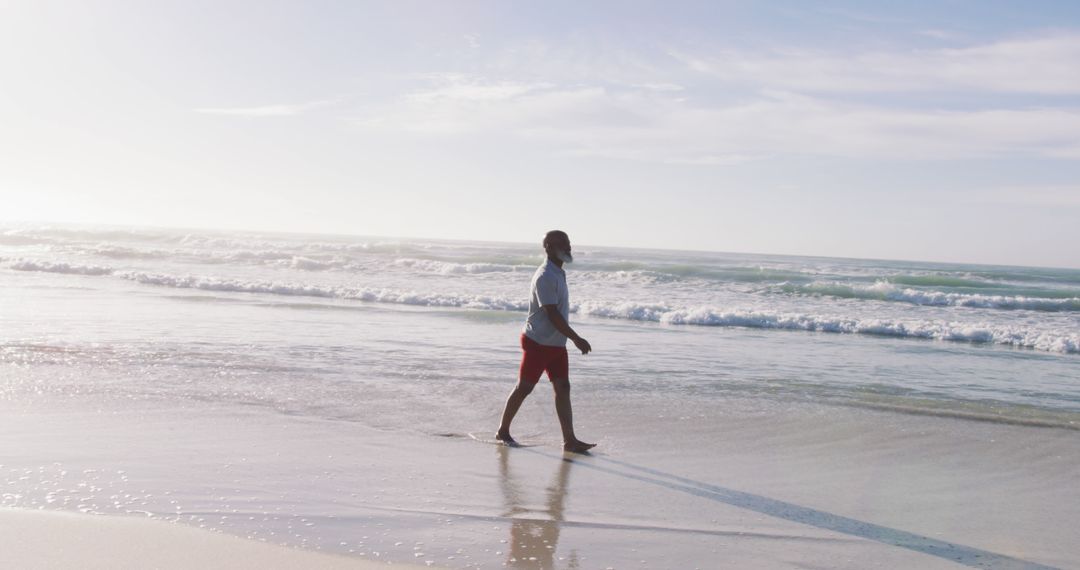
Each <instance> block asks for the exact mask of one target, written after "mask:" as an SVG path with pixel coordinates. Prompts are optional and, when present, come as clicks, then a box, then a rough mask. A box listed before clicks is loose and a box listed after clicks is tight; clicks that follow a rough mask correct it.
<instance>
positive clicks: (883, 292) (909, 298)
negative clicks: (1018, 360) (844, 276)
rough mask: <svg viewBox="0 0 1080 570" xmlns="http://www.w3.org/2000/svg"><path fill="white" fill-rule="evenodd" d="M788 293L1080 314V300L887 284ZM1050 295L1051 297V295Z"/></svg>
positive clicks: (817, 286)
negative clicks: (950, 290) (902, 286)
mask: <svg viewBox="0 0 1080 570" xmlns="http://www.w3.org/2000/svg"><path fill="white" fill-rule="evenodd" d="M780 290H781V291H784V292H786V293H795V294H800V295H826V296H830V297H839V298H845V299H871V300H878V301H896V302H903V303H911V304H913V305H930V306H950V307H974V308H979V309H1006V310H1019V309H1025V310H1031V311H1051V312H1057V311H1080V297H1064V298H1054V297H1029V296H1022V295H983V294H970V293H946V292H943V291H923V290H919V289H912V288H910V287H908V288H901V287H897V286H896V285H894V284H892V283H890V282H887V281H878V282H877V283H875V284H873V285H845V284H842V283H811V284H808V285H792V284H787V285H783V286H781V287H780ZM1048 294H1050V293H1049V292H1048Z"/></svg>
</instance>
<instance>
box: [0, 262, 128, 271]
mask: <svg viewBox="0 0 1080 570" xmlns="http://www.w3.org/2000/svg"><path fill="white" fill-rule="evenodd" d="M8 267H9V268H10V269H14V270H16V271H42V272H46V273H68V274H72V275H109V274H111V273H113V269H112V268H111V267H103V266H100V265H75V264H71V263H57V262H50V261H30V260H25V259H24V260H20V261H16V262H15V263H12V264H11V265H9V266H8Z"/></svg>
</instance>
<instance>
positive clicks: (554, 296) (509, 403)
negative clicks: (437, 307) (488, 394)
mask: <svg viewBox="0 0 1080 570" xmlns="http://www.w3.org/2000/svg"><path fill="white" fill-rule="evenodd" d="M544 251H545V252H547V260H546V261H545V262H544V264H543V265H541V266H540V267H539V268H538V269H537V270H536V273H535V274H533V278H532V288H531V291H530V292H529V317H528V319H526V321H525V328H524V330H523V331H522V334H521V349H522V350H523V351H524V354H523V355H522V357H521V370H520V372H519V373H518V383H517V386H516V387H515V388H514V391H513V392H511V393H510V397H509V398H507V399H506V408H504V409H503V414H502V423H501V424H500V425H499V432H498V433H496V434H495V439H498V440H499V441H502V442H504V443H506V444H507V445H511V446H513V445H516V444H517V442H516V441H514V438H513V437H511V436H510V422H512V421H514V415H516V414H517V411H518V409H519V408H521V403H522V402H524V401H525V398H526V397H527V396H528V395H529V394H530V393H531V392H532V391H533V388H535V387H536V383H537V382H539V381H540V375H541V374H543V373H544V372H547V375H548V380H550V381H551V386H552V387H553V388H554V389H555V411H556V412H557V413H558V415H559V425H560V426H561V427H562V435H563V449H564V450H566V451H572V452H574V453H584V452H586V451H588V450H589V449H591V448H593V447H595V446H596V444H595V443H585V442H583V441H581V440H579V439H578V438H577V436H575V435H574V414H573V412H572V411H571V407H570V359H569V357H568V356H567V353H566V339H567V338H569V339H570V340H572V341H573V342H574V346H576V347H577V348H578V350H580V351H581V354H588V353H589V351H591V350H592V346H589V341H587V340H585V339H583V338H581V337H580V336H578V334H577V333H576V332H574V329H572V328H570V325H569V323H567V322H566V319H567V318H568V317H569V316H570V294H569V291H568V290H567V287H566V272H565V271H563V264H565V263H571V262H573V261H574V257H573V256H572V255H571V253H570V238H569V237H568V236H567V235H566V232H563V231H559V230H552V231H550V232H548V233H547V234H546V235H545V236H544Z"/></svg>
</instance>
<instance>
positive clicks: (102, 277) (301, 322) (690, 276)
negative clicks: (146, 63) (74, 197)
mask: <svg viewBox="0 0 1080 570" xmlns="http://www.w3.org/2000/svg"><path fill="white" fill-rule="evenodd" d="M568 229H572V228H568ZM571 238H573V232H572V231H571ZM537 241H538V242H539V239H538V240H537ZM574 253H575V261H574V263H572V264H570V265H567V267H566V269H567V273H568V282H569V287H570V301H571V305H572V309H571V316H570V322H571V324H572V326H574V327H575V328H576V329H577V330H578V332H579V333H580V334H581V335H582V336H584V337H585V338H587V339H588V340H589V341H590V342H591V344H592V346H593V349H594V352H593V353H591V354H589V355H586V356H582V355H580V354H574V351H573V347H572V346H570V349H571V362H570V366H571V372H570V375H571V382H572V384H573V386H574V404H575V412H576V419H577V425H578V430H577V431H578V435H579V437H580V438H581V439H583V440H586V441H598V442H599V443H600V447H599V448H598V450H599V451H604V452H606V453H613V454H618V453H620V452H625V453H628V454H629V453H631V452H633V451H634V450H636V449H639V448H641V447H643V446H645V445H646V443H645V442H646V441H648V442H653V441H654V440H655V437H656V436H657V434H658V433H663V432H669V433H673V434H677V433H680V429H682V428H681V426H687V425H693V426H694V428H693V429H694V430H698V431H695V433H699V432H701V430H704V433H705V435H704V436H702V437H701V438H700V439H698V440H696V442H697V443H695V446H696V449H697V450H698V451H697V453H701V454H702V455H708V454H709V453H710V447H709V446H710V444H709V441H711V440H713V439H714V438H720V437H723V435H722V434H719V433H709V429H710V428H709V426H710V425H712V423H711V422H713V421H714V420H715V419H716V418H719V417H723V416H725V415H731V414H736V413H738V414H745V415H748V416H755V415H756V416H758V417H775V416H778V415H780V416H791V415H792V414H795V415H797V411H798V410H806V409H813V410H817V411H816V412H814V413H816V414H819V415H824V416H823V417H828V415H829V414H833V413H836V414H843V413H886V414H888V417H890V418H894V420H893V421H896V422H900V423H904V422H908V424H909V425H911V426H918V425H919V422H920V421H922V420H923V419H925V418H927V417H939V418H949V419H950V421H955V422H958V425H969V424H970V425H983V424H1002V425H1017V426H1031V427H1036V428H1050V429H1051V430H1054V429H1058V430H1064V431H1065V432H1066V433H1069V432H1071V431H1072V430H1076V429H1080V270H1076V269H1054V268H1033V267H1008V266H990V265H971V264H954V263H928V262H914V261H888V260H863V259H838V258H826V257H796V256H779V255H758V254H740V253H713V252H692V251H665V250H651V249H629V248H616V247H598V246H590V245H588V244H577V243H575V246H574ZM542 261H543V252H542V250H541V248H540V244H539V243H535V244H512V243H486V242H462V241H443V240H427V239H404V238H401V239H398V238H382V237H354V236H329V235H294V234H275V233H252V232H219V231H203V230H199V231H195V230H170V229H145V228H144V229H128V228H92V227H76V226H43V225H14V224H9V225H7V226H5V227H0V291H2V293H0V401H4V402H7V403H8V405H9V407H11V406H14V407H15V408H20V409H33V410H49V411H55V410H65V411H66V412H70V414H73V415H70V416H69V417H71V418H75V417H78V416H77V415H78V414H82V413H87V414H91V415H94V414H96V415H97V416H102V415H103V414H104V415H108V414H110V413H117V414H123V413H138V414H140V415H139V416H138V417H141V418H144V419H146V422H147V424H146V425H148V426H150V425H155V426H158V428H153V429H158V430H159V431H157V432H154V433H158V434H162V433H168V430H169V429H171V428H169V427H168V425H169V424H170V421H168V418H170V417H173V418H174V419H175V418H183V419H177V421H178V422H180V423H179V424H174V425H186V424H184V422H185V421H188V420H190V418H192V417H199V414H210V413H211V412H208V411H207V410H212V412H213V415H214V417H216V418H222V417H236V418H252V417H256V418H261V419H260V420H258V422H264V421H265V422H268V423H266V425H274V426H277V427H279V428H280V427H282V426H284V425H286V424H288V425H293V424H291V423H289V422H299V423H296V424H295V425H301V424H303V425H305V426H308V427H310V426H311V425H312V422H314V423H316V424H317V425H319V426H324V427H323V428H319V429H326V428H325V426H346V427H341V428H340V429H363V430H372V433H379V434H382V436H381V437H391V438H398V437H400V438H403V440H407V441H413V440H416V441H427V442H429V443H430V445H438V442H440V441H443V440H454V441H458V440H461V439H462V438H463V437H464V436H465V435H467V434H469V433H477V434H488V435H490V434H489V432H492V431H493V430H494V429H495V428H496V427H497V420H498V415H499V412H501V406H502V401H503V399H504V398H505V397H506V395H507V394H508V393H509V391H510V390H511V389H512V387H513V385H514V383H515V381H516V374H517V366H518V363H519V359H520V348H519V345H518V336H519V334H520V329H521V325H522V323H523V321H524V318H525V310H527V307H528V291H529V280H530V277H531V276H532V274H533V271H534V270H535V269H536V267H537V266H538V265H539V264H540V263H541V262H542ZM537 392H538V395H537V396H535V397H533V398H531V399H530V401H529V402H527V403H526V407H525V408H523V411H522V413H521V416H520V417H519V420H518V421H517V422H516V423H515V428H514V432H515V435H517V437H519V438H524V439H526V440H529V441H533V442H536V443H538V444H540V445H542V446H543V445H547V446H549V447H550V446H557V445H558V440H559V436H558V427H557V423H556V421H555V418H554V411H553V409H552V407H551V398H550V395H548V394H539V392H541V391H539V390H538V391H537ZM140 410H141V411H140ZM172 414H175V416H173V415H172ZM206 417H209V416H206ZM258 422H256V423H258ZM281 422H285V423H281ZM237 425H238V426H240V427H237V429H238V430H239V431H243V429H244V428H243V425H253V424H250V423H249V424H237ZM259 425H263V424H259ZM717 425H719V424H717ZM146 429H148V430H150V431H153V429H151V428H150V427H147V428H146ZM304 429H308V428H304ZM311 429H312V431H313V432H314V433H319V429H315V428H311ZM337 429H339V428H330V432H334V431H335V430H337ZM134 431H137V430H134ZM643 432H648V434H647V435H645V434H644V433H643ZM365 433H366V432H365ZM249 435H250V437H249V438H248V439H243V438H241V439H242V442H241V443H236V442H233V443H230V444H226V443H222V442H220V441H219V442H210V443H207V445H210V446H213V445H220V446H222V447H221V449H219V451H221V454H222V457H232V458H233V459H229V460H227V461H226V460H223V461H226V462H228V463H229V464H230V465H239V464H240V463H241V459H242V458H240V457H239V455H244V454H243V453H239V452H238V451H237V449H243V448H245V447H252V450H251V451H250V453H251V454H252V455H253V456H255V455H258V451H257V449H256V448H258V446H257V445H255V444H254V443H253V442H259V441H261V440H260V439H259V436H258V434H255V433H252V434H249ZM130 437H132V438H137V437H139V435H138V434H131V435H130ZM650 438H651V439H650ZM133 441H134V440H133ZM222 441H224V440H222ZM431 442H435V443H431ZM80 445H81V444H80ZM297 445H298V447H301V448H302V447H304V446H305V445H308V444H297ZM326 445H330V444H326ZM649 445H652V443H649ZM72 446H73V447H72V448H71V449H69V450H68V451H66V452H61V451H57V458H59V457H60V456H64V457H66V458H67V459H65V460H64V461H65V462H66V463H65V464H79V465H82V466H84V467H85V469H83V470H82V471H78V472H80V473H81V472H84V471H86V470H95V469H96V471H94V472H97V473H101V472H103V471H102V468H101V467H93V466H92V465H91V466H88V467H87V465H90V463H92V462H90V463H87V459H86V458H85V457H82V459H78V458H79V457H81V456H79V455H78V453H76V451H77V449H76V447H78V446H76V445H75V444H72ZM230 446H232V447H230ZM193 449H194V448H193ZM294 449H296V448H294ZM189 451H191V453H189V454H187V455H184V456H183V457H184V458H185V459H183V461H181V459H178V458H177V456H174V455H169V453H167V446H165V447H162V448H161V449H159V450H158V451H156V452H155V453H157V455H156V457H157V458H158V460H159V463H158V464H157V466H156V467H155V468H153V469H151V470H150V471H151V472H152V476H147V479H146V482H145V483H144V485H143V487H144V488H143V489H142V490H143V491H145V492H144V493H142V494H140V493H137V492H133V491H128V492H127V493H126V494H127V495H128V496H126V497H125V496H124V494H119V495H117V494H116V493H110V492H108V491H107V490H104V489H106V487H104V486H102V485H97V491H93V489H94V488H95V483H93V478H92V477H90V478H84V479H83V480H82V482H83V483H84V487H82V488H80V490H79V491H73V489H74V488H73V487H72V488H71V489H69V488H68V485H66V484H63V482H62V481H60V479H61V478H59V476H57V475H56V472H59V471H64V472H65V473H67V472H72V473H74V472H76V471H73V469H74V468H68V467H63V468H62V467H57V466H54V464H58V463H60V462H61V461H60V459H56V461H46V460H45V459H47V458H43V457H36V458H33V460H32V461H31V460H29V459H28V460H27V461H29V463H27V462H26V461H24V462H23V463H24V464H19V463H18V461H15V460H13V459H12V458H11V457H8V458H6V460H5V459H4V458H2V457H0V474H5V473H6V474H7V476H8V477H9V479H10V480H13V481H16V482H18V481H20V480H21V479H20V477H22V476H24V475H26V476H28V477H30V479H29V480H21V481H23V483H16V484H15V487H16V488H21V489H22V490H21V491H18V492H15V491H9V492H8V493H7V494H4V495H2V496H0V498H2V501H0V505H4V506H17V507H26V508H65V509H72V510H75V509H77V510H83V511H85V512H92V513H115V512H120V513H131V512H144V513H146V514H149V515H151V516H158V517H163V518H167V519H170V518H171V519H175V520H180V519H183V520H189V518H190V520H196V521H199V524H200V525H207V526H210V527H213V528H218V529H221V530H225V531H228V532H235V533H237V534H241V535H247V536H253V537H254V536H257V535H258V533H259V532H264V536H265V533H266V532H270V534H274V532H277V533H278V534H277V535H275V536H276V537H277V538H280V539H281V541H283V542H286V543H289V544H294V545H299V546H311V545H312V544H315V545H316V546H317V547H318V548H325V549H330V550H335V549H336V550H337V551H340V552H342V553H350V554H353V555H357V552H365V553H367V554H366V555H368V556H371V552H374V550H372V547H371V546H370V543H371V542H373V541H374V540H375V539H374V538H371V539H368V544H369V546H368V547H367V548H365V547H363V546H358V544H361V543H362V541H359V539H357V540H356V544H354V543H353V542H351V540H352V539H342V540H340V541H339V540H337V538H334V539H333V540H331V539H330V538H328V537H329V536H330V535H329V534H327V535H326V536H323V535H321V534H319V533H316V532H314V531H312V530H311V529H310V528H309V527H306V526H304V524H305V523H296V524H292V523H290V525H289V526H288V527H287V529H286V527H281V528H280V529H277V530H276V531H273V530H271V531H266V530H263V529H265V528H269V527H267V526H266V525H269V524H270V523H269V522H266V523H265V524H263V526H261V527H258V528H256V527H253V526H252V525H250V524H248V525H247V526H245V524H244V522H243V521H233V522H226V521H225V520H221V521H218V520H217V517H218V516H221V515H219V513H225V516H231V515H230V513H232V512H236V510H237V509H236V508H235V505H236V504H237V503H238V502H242V500H241V499H240V498H238V497H237V496H236V494H235V493H233V494H230V495H229V498H228V499H226V497H224V496H219V495H218V494H217V493H218V491H217V490H216V489H218V488H219V487H221V486H223V484H220V482H218V483H212V482H210V479H207V481H206V482H205V484H204V485H202V486H196V487H197V488H198V489H201V491H199V492H196V491H194V490H191V489H188V490H187V491H186V492H187V494H188V496H187V498H186V502H187V503H193V504H198V506H197V507H194V506H189V505H185V506H176V502H177V499H175V497H176V496H178V495H180V494H183V493H184V492H185V491H184V490H183V487H184V485H183V484H182V483H181V482H180V481H179V480H178V477H179V475H176V474H175V473H180V472H183V473H185V475H184V476H183V477H184V478H188V479H186V480H188V481H191V480H195V479H198V477H199V476H205V477H210V475H206V473H210V472H213V473H218V474H219V475H220V473H223V471H214V470H210V471H204V472H202V475H192V474H191V473H189V472H188V471H184V470H183V469H180V470H179V471H176V469H178V465H179V464H180V463H183V464H184V465H190V464H191V458H192V457H193V456H197V455H198V452H197V451H192V450H189ZM279 451H280V450H279ZM279 451H276V452H275V453H278V452H279ZM384 451H385V450H384ZM65 453H67V455H65ZM267 453H269V452H267ZM192 454H195V455H192ZM330 455H332V452H331V453H330ZM376 455H377V454H376ZM34 461H37V463H34ZM80 461H82V463H79V462H80ZM118 461H119V460H118ZM320 461H328V460H325V459H324V460H320ZM358 461H359V459H358ZM122 463H124V464H125V465H128V467H127V468H126V469H125V470H126V471H130V469H132V468H133V467H132V465H134V466H135V467H134V468H136V469H137V468H138V462H136V461H134V460H133V459H132V458H130V457H128V458H126V459H124V460H123V461H122ZM4 464H7V467H4ZM12 465H17V466H18V467H17V469H16V468H14V467H12ZM116 465H117V463H115V462H114V463H113V464H110V465H109V466H107V468H105V471H108V472H109V473H110V474H111V475H110V477H112V480H113V481H114V482H115V481H123V480H126V479H124V477H126V475H125V474H117V473H116V472H117V471H122V470H120V469H118V468H117V467H116ZM50 466H52V467H50ZM323 466H324V465H321V464H320V465H317V466H316V467H313V469H314V470H315V471H317V472H319V473H321V472H322V471H321V469H322V467H323ZM12 469H15V470H14V471H13V470H12ZM27 469H29V470H31V471H33V470H34V469H37V471H35V472H33V473H30V474H29V475H27V474H26V473H24V471H25V470H27ZM215 469H216V468H215ZM221 469H224V468H221ZM5 470H6V471H5ZM327 473H329V471H327ZM170 474H172V475H170ZM402 476H403V477H404V476H406V475H402ZM87 477H89V476H87ZM27 481H29V482H27ZM31 483H33V484H32V485H31ZM117 484H119V483H117ZM20 485H21V487H20ZM87 485H88V487H87ZM238 486H239V485H238ZM314 487H316V488H317V487H318V485H315V486H314ZM289 488H290V489H291V490H289V491H288V492H285V491H282V494H281V498H280V500H278V501H277V502H273V501H270V498H271V497H277V495H275V493H276V492H277V491H276V490H274V489H266V488H263V489H261V490H251V489H247V490H246V491H245V492H246V493H248V494H250V495H252V497H256V498H257V501H256V498H252V499H251V501H256V502H260V504H262V505H263V507H260V508H262V512H264V513H265V512H266V510H267V508H266V507H265V505H266V504H267V503H270V502H273V504H274V508H276V509H278V511H280V512H287V513H288V512H291V515H290V516H297V517H299V516H301V514H302V511H303V509H302V508H300V507H297V506H296V505H302V504H308V505H310V504H311V500H310V497H308V498H307V499H305V500H304V501H300V500H288V501H287V500H285V499H284V497H285V495H286V494H288V493H293V494H296V493H299V494H301V495H303V493H305V492H312V493H314V492H315V491H311V488H312V487H308V488H307V490H304V489H301V488H300V487H297V486H296V485H292V486H290V487H289ZM208 489H214V490H208ZM238 490H239V489H238ZM68 491H72V492H68ZM50 493H51V494H50ZM79 493H82V495H80V494H79ZM200 493H201V494H200ZM335 496H338V497H340V495H335ZM169 497H173V498H169ZM294 498H295V497H294ZM413 498H414V499H416V500H418V501H419V500H420V499H419V495H414V496H413ZM64 499H67V500H66V501H65V500H64ZM324 499H325V497H324ZM326 500H328V501H329V500H330V499H326ZM170 501H172V502H170ZM305 501H306V502H305ZM223 505H226V506H227V505H232V506H231V507H229V508H225V507H224V506H223ZM290 505H291V506H290ZM444 506H445V505H444ZM211 515H212V517H211ZM225 516H222V519H224V518H225ZM211 518H212V519H213V520H211ZM200 519H205V520H200ZM251 520H254V518H253V519H251ZM264 520H265V517H263V518H260V521H264ZM290 520H291V519H290ZM384 523H385V521H384ZM356 524H360V523H356ZM380 524H383V523H380ZM230 525H233V526H230ZM234 526H235V528H234ZM354 526H355V525H354ZM321 528H324V527H321ZM357 528H358V527H357ZM230 529H233V530H230ZM236 529H240V530H236ZM353 530H355V528H353ZM340 532H341V533H346V534H347V532H352V531H346V530H341V531H340ZM402 532H405V531H402ZM373 536H374V535H373ZM346 543H348V545H347V547H346ZM339 544H340V547H339ZM410 544H411V543H410ZM381 548H382V550H380V552H387V551H392V550H393V548H392V547H391V546H386V545H384V546H382V547H381ZM432 548H433V547H428V548H427V550H431V549H432ZM493 548H494V547H493ZM443 550H444V551H446V552H449V553H450V554H447V556H453V555H454V554H453V552H452V550H448V549H447V548H444V549H443ZM408 554H411V553H406V554H402V555H400V556H397V557H396V558H395V557H394V556H392V555H389V554H387V556H389V559H395V560H399V559H401V560H403V559H407V558H409V556H408ZM381 555H382V554H380V556H381ZM463 556H464V555H461V554H458V558H457V559H456V560H457V562H452V563H450V564H451V565H456V564H457V563H458V562H461V563H462V565H469V564H473V563H475V564H476V565H477V566H482V564H480V562H479V561H480V560H481V558H482V557H481V556H480V555H479V553H476V554H475V555H474V557H473V558H471V559H469V560H470V562H469V564H464V562H463V561H464V560H466V558H464V557H463ZM499 556H500V557H502V556H504V555H503V553H502V552H500V553H499ZM418 559H419V558H418ZM498 559H499V560H503V561H504V562H505V559H504V558H498ZM421 560H422V559H421ZM442 560H443V562H445V556H444V557H443V559H442ZM585 566H588V564H586V565H585Z"/></svg>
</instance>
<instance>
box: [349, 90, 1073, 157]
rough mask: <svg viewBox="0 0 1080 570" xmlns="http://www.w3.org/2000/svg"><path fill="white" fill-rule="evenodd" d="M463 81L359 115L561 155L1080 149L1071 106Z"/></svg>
mask: <svg viewBox="0 0 1080 570" xmlns="http://www.w3.org/2000/svg"><path fill="white" fill-rule="evenodd" d="M455 81H456V82H457V84H455V85H453V86H449V87H448V86H445V85H444V86H438V87H434V88H431V89H429V90H426V91H424V90H421V91H417V92H413V93H410V94H408V95H405V96H402V97H401V98H399V100H397V101H396V102H395V103H394V104H392V105H390V106H388V107H385V108H383V109H381V110H380V111H379V112H377V113H374V114H372V115H371V116H369V117H365V118H363V119H361V120H360V121H359V123H360V124H363V126H364V127H365V128H366V129H367V130H384V131H396V132H401V133H411V134H413V135H439V136H461V135H483V136H487V137H491V138H493V139H502V138H506V137H509V138H511V139H514V138H516V139H519V140H528V141H532V142H539V143H544V144H547V145H549V146H550V148H551V149H552V152H555V153H558V154H566V155H572V156H582V157H609V158H616V159H622V160H635V161H647V162H659V163H669V164H699V165H710V164H711V165H726V164H737V163H741V162H746V161H748V160H757V159H760V158H764V157H769V156H776V155H811V156H835V157H846V158H885V159H914V160H948V159H962V158H988V157H1000V156H1036V157H1051V158H1066V159H1067V158H1069V157H1071V156H1072V155H1073V154H1074V153H1076V150H1077V149H1080V109H1075V108H1069V109H1054V108H1036V109H991V110H973V111H940V110H925V109H897V108H881V107H875V106H871V105H865V104H856V103H851V102H841V101H834V100H830V99H827V98H821V97H811V96H807V95H803V94H798V93H792V92H787V91H767V92H763V93H760V94H758V95H757V96H754V97H752V98H749V99H746V100H743V101H738V102H728V103H721V102H708V101H704V102H703V101H698V100H696V99H695V98H693V97H690V98H685V97H682V96H681V95H682V92H668V91H664V90H656V89H651V88H621V89H614V88H609V87H605V86H579V85H574V86H555V85H550V84H544V85H543V87H536V86H535V85H527V84H513V83H507V82H498V81H497V82H485V81H484V80H482V79H478V78H471V79H469V78H461V77H459V78H456V79H455ZM688 99H689V100H691V101H694V102H693V103H688V102H687V100H688Z"/></svg>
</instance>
